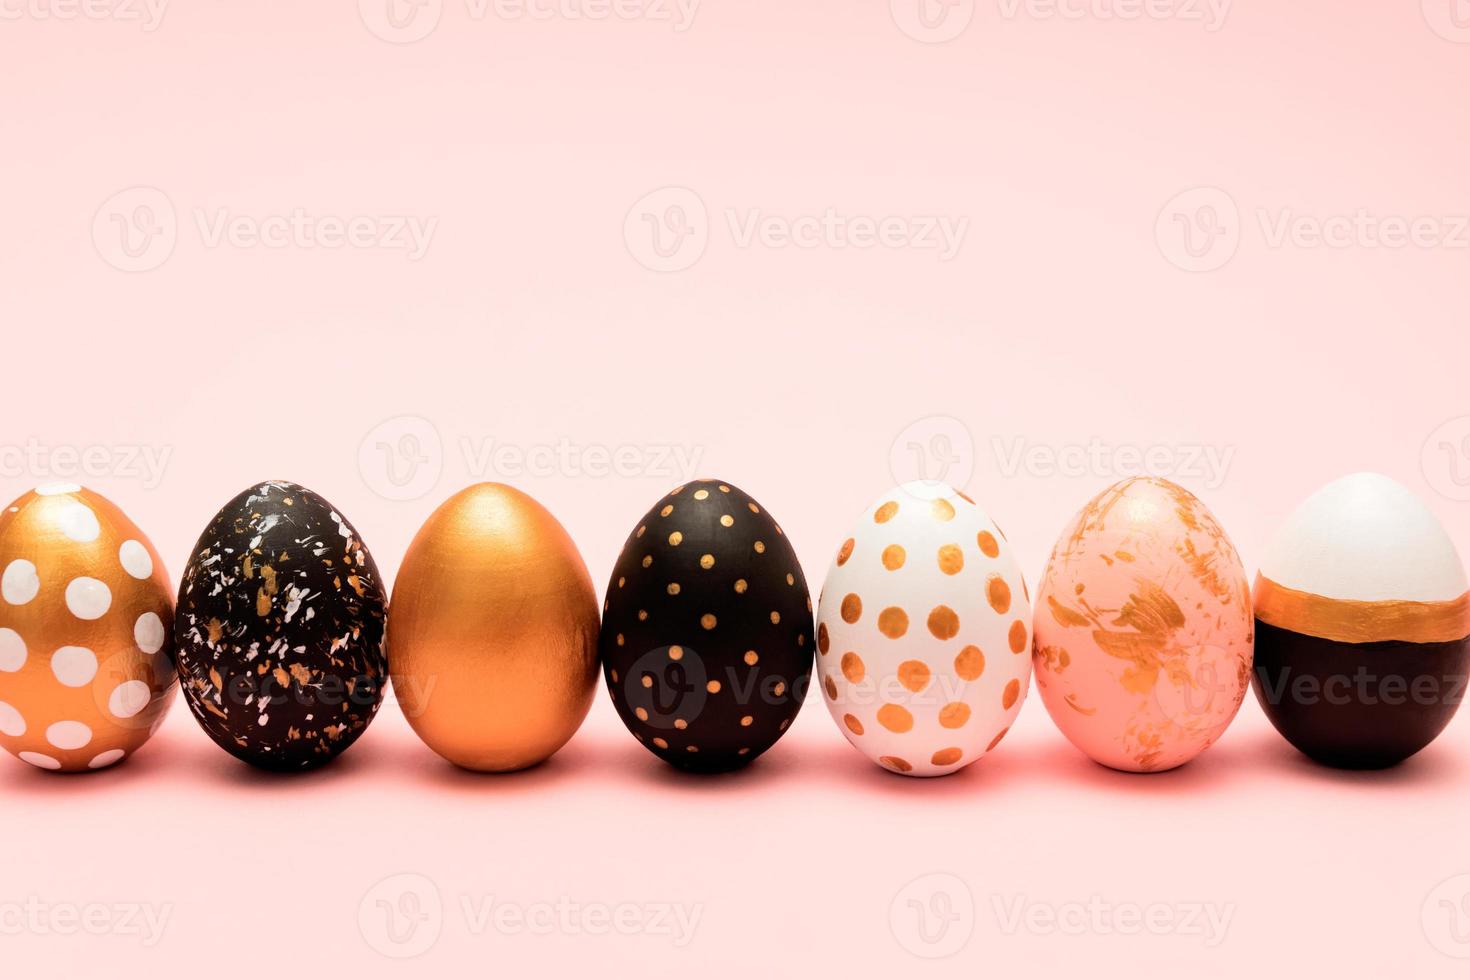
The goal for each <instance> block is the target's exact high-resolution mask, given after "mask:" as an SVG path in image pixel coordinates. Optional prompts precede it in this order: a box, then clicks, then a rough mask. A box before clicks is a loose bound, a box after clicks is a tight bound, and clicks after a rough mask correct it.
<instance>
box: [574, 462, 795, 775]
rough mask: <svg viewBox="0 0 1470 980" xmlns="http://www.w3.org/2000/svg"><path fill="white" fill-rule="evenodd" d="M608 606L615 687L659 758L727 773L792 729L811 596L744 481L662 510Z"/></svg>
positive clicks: (616, 581)
mask: <svg viewBox="0 0 1470 980" xmlns="http://www.w3.org/2000/svg"><path fill="white" fill-rule="evenodd" d="M604 608H605V614H604V616H603V623H602V636H601V641H600V649H601V652H602V659H603V666H604V671H605V676H606V680H607V689H608V692H609V693H610V694H611V695H612V700H613V705H614V706H615V707H616V708H617V712H618V717H620V718H621V719H622V721H623V724H624V725H626V726H628V730H629V731H631V732H632V733H633V735H634V737H635V738H637V739H638V741H639V742H641V743H643V745H644V747H645V748H647V749H648V750H649V751H650V752H653V753H654V754H655V755H657V756H658V757H659V758H661V759H663V760H664V761H666V762H668V763H671V764H672V765H674V766H677V767H679V768H681V769H686V770H690V771H694V772H722V771H727V770H730V769H735V768H738V767H740V766H743V765H746V764H747V763H749V762H750V761H751V760H753V759H755V758H756V757H757V756H759V755H760V754H761V753H762V752H765V751H766V750H767V749H769V748H770V747H771V746H772V745H774V744H775V743H776V741H777V739H779V738H780V737H781V736H782V734H783V733H785V731H786V730H787V728H789V727H790V725H791V722H792V720H793V719H794V718H795V717H796V712H797V710H798V709H799V708H800V707H801V702H802V700H803V699H804V697H805V695H806V691H807V685H808V683H809V682H810V679H811V667H812V646H813V642H812V602H811V596H810V594H809V593H808V592H807V586H806V579H805V577H804V576H803V575H802V573H801V566H800V564H798V563H797V560H796V553H795V551H794V550H793V549H792V547H791V544H790V542H789V541H787V539H786V535H785V533H784V532H783V531H782V530H781V526H780V525H779V524H777V523H776V521H775V520H774V518H772V517H771V515H770V514H769V513H767V512H766V509H765V508H764V507H762V506H761V505H760V504H759V503H757V502H756V501H755V500H754V499H752V498H751V497H750V495H748V494H746V493H745V492H744V491H742V490H740V489H739V488H738V487H736V486H734V485H732V484H729V483H725V482H721V481H719V480H699V481H696V482H693V483H689V484H687V485H685V486H681V487H677V488H675V489H674V490H672V491H671V492H670V493H669V494H668V495H667V496H665V497H664V498H663V499H662V500H660V501H659V502H658V503H656V504H654V505H653V507H652V508H651V509H650V510H649V511H648V513H647V514H645V515H644V516H643V519H642V520H641V521H639V522H638V525H637V526H636V527H635V528H634V529H633V532H632V533H631V534H629V535H628V540H627V542H626V543H625V544H624V545H623V550H622V553H621V554H619V556H618V560H617V563H616V565H615V566H614V568H613V573H612V579H611V581H610V582H609V583H608V587H607V601H606V604H605V607H604Z"/></svg>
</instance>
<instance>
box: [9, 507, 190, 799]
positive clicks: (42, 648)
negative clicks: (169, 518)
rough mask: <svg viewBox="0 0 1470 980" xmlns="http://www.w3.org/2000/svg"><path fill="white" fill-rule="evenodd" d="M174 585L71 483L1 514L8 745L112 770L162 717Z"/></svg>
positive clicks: (63, 766) (64, 766)
mask: <svg viewBox="0 0 1470 980" xmlns="http://www.w3.org/2000/svg"><path fill="white" fill-rule="evenodd" d="M173 613H174V604H173V588H172V586H171V585H170V583H169V580H168V573H167V572H166V571H164V567H163V562H162V561H161V560H160V559H159V557H158V553H157V552H156V551H154V549H153V544H152V543H151V542H150V541H149V540H148V538H147V536H146V535H144V534H143V532H142V531H140V530H138V527H137V525H135V524H134V523H133V522H132V521H131V520H129V519H128V517H127V515H126V514H124V513H123V512H122V511H121V510H119V509H118V508H117V507H116V506H115V505H114V504H113V503H112V502H111V501H109V500H108V499H107V498H105V497H103V496H102V495H100V494H97V493H93V492H92V491H90V490H84V489H82V488H81V487H78V486H75V485H71V484H53V485H51V486H47V487H41V488H39V489H37V490H35V491H32V492H31V493H27V494H26V495H24V496H23V497H21V498H20V499H19V500H17V501H15V503H13V504H11V505H10V506H9V507H8V508H6V509H5V511H4V513H3V514H0V746H4V747H5V748H6V749H8V750H9V751H11V752H13V753H14V754H15V755H17V756H18V757H20V758H21V759H22V760H23V761H25V762H28V763H30V764H31V765H33V766H36V767H37V768H40V769H51V770H58V771H63V772H86V771H88V770H91V769H104V768H106V767H108V766H111V765H114V764H115V763H117V762H120V761H122V760H123V759H124V758H126V757H128V756H129V755H131V754H132V753H133V752H135V751H137V749H138V748H139V747H141V746H142V745H143V743H144V742H146V741H148V738H149V736H150V735H152V734H153V732H154V731H155V730H156V729H157V727H158V725H159V723H161V722H162V721H163V717H164V714H165V713H166V712H167V710H168V706H169V704H170V702H171V699H172V698H173V693H174V687H175V684H176V681H177V679H178V678H177V676H176V674H175V671H174V663H173Z"/></svg>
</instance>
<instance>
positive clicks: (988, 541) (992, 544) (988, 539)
mask: <svg viewBox="0 0 1470 980" xmlns="http://www.w3.org/2000/svg"><path fill="white" fill-rule="evenodd" d="M975 541H976V543H978V544H979V545H980V550H981V551H983V552H984V553H985V557H986V558H997V557H999V556H1000V545H999V544H997V543H996V541H995V535H993V534H991V533H990V532H989V531H981V532H980V533H979V534H977V535H975Z"/></svg>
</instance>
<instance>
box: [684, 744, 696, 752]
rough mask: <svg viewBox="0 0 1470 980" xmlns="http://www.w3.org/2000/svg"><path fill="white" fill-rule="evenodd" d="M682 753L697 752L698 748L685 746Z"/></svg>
mask: <svg viewBox="0 0 1470 980" xmlns="http://www.w3.org/2000/svg"><path fill="white" fill-rule="evenodd" d="M684 751H685V752H698V751H699V746H697V745H686V746H685V747H684Z"/></svg>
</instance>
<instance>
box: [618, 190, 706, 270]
mask: <svg viewBox="0 0 1470 980" xmlns="http://www.w3.org/2000/svg"><path fill="white" fill-rule="evenodd" d="M709 237H710V225H709V210H708V209H707V208H706V207H705V205H704V199H703V198H701V197H700V196H699V195H698V194H696V193H695V192H694V191H692V190H690V189H689V188H687V187H663V188H660V189H659V190H656V191H653V192H652V193H650V194H647V195H645V196H644V197H642V198H641V199H640V200H639V201H638V203H637V204H634V205H633V207H632V208H630V209H629V210H628V214H627V217H626V218H624V219H623V240H624V241H625V242H626V243H627V246H628V251H629V253H630V254H632V256H633V258H634V259H636V260H637V262H638V264H639V265H641V266H643V267H644V268H645V269H649V270H650V271H653V272H683V271H684V270H685V269H688V268H690V267H692V266H693V265H694V264H695V263H696V262H698V261H699V260H700V259H701V258H703V257H704V251H705V249H706V248H708V247H709Z"/></svg>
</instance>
